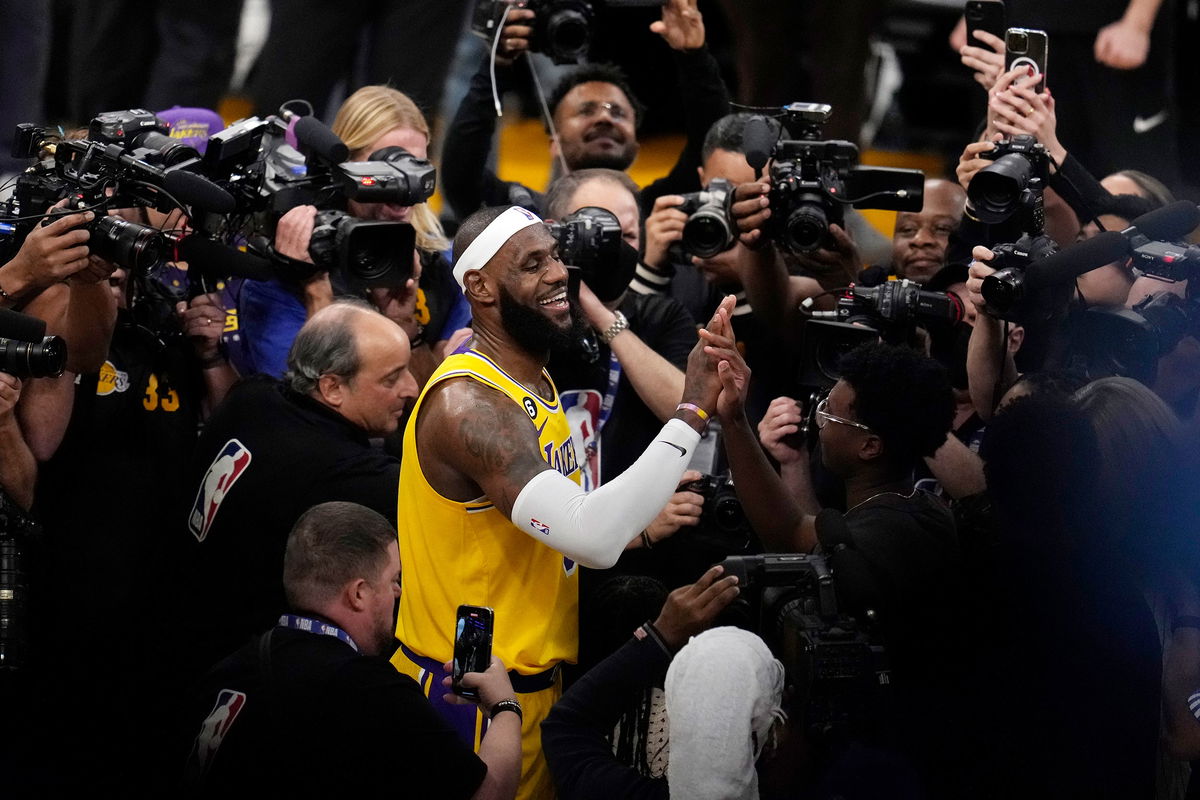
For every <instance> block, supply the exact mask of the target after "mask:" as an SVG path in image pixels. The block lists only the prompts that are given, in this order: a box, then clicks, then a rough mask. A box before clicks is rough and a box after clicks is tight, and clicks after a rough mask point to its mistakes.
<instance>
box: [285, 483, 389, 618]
mask: <svg viewBox="0 0 1200 800" xmlns="http://www.w3.org/2000/svg"><path fill="white" fill-rule="evenodd" d="M396 541H397V536H396V529H395V528H393V527H392V525H391V523H390V522H388V521H387V520H386V519H385V518H384V517H383V515H382V514H380V513H379V512H377V511H372V510H371V509H369V508H367V507H366V506H360V505H358V504H357V503H345V502H331V503H321V504H320V505H316V506H313V507H312V508H310V509H309V510H308V511H305V512H304V514H303V515H301V517H300V519H298V520H297V521H296V524H295V526H293V528H292V531H291V533H289V534H288V540H287V550H285V551H284V555H283V591H284V593H285V594H286V595H287V601H288V604H289V605H290V606H291V607H292V609H293V610H297V611H317V610H319V607H320V606H322V605H324V604H325V603H327V602H328V601H329V600H330V599H332V598H333V597H334V596H335V595H336V594H337V593H338V592H339V591H340V590H341V588H342V587H343V586H345V585H346V584H347V583H349V582H350V581H353V580H356V579H358V578H364V579H367V580H370V581H373V580H374V579H375V576H376V575H378V574H379V571H380V570H381V569H383V566H384V563H385V562H386V560H387V549H388V546H389V545H391V544H392V543H393V542H396Z"/></svg>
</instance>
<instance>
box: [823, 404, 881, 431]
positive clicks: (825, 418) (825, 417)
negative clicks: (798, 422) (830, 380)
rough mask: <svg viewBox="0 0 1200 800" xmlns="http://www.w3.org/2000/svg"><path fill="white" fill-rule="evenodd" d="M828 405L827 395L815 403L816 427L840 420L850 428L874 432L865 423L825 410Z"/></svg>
mask: <svg viewBox="0 0 1200 800" xmlns="http://www.w3.org/2000/svg"><path fill="white" fill-rule="evenodd" d="M828 407H829V398H828V397H827V398H825V399H824V400H822V401H821V402H820V403H817V427H818V428H824V427H825V424H826V423H828V422H840V423H841V424H843V425H849V426H851V427H852V428H858V429H859V430H864V431H866V432H867V433H874V432H875V431H873V430H871V429H870V428H869V427H867V426H866V425H863V424H862V423H861V422H855V421H854V420H852V419H846V418H845V417H839V416H837V415H836V414H830V413H829V412H828V411H826V410H825V409H826V408H828Z"/></svg>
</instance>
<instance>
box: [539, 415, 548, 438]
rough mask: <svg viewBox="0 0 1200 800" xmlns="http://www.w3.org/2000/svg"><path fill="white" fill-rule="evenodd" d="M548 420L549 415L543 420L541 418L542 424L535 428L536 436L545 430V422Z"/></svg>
mask: <svg viewBox="0 0 1200 800" xmlns="http://www.w3.org/2000/svg"><path fill="white" fill-rule="evenodd" d="M549 421H550V418H549V417H546V418H545V419H544V420H542V425H541V427H540V428H538V429H537V435H538V436H541V435H542V431H544V430H546V423H547V422H549Z"/></svg>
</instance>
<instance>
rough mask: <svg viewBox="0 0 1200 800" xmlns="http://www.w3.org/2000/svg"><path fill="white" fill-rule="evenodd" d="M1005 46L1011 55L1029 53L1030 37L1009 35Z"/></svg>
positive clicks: (1017, 34) (1018, 34) (1015, 33)
mask: <svg viewBox="0 0 1200 800" xmlns="http://www.w3.org/2000/svg"><path fill="white" fill-rule="evenodd" d="M1005 46H1006V47H1007V48H1008V52H1010V53H1025V52H1028V51H1029V37H1028V36H1027V35H1025V34H1023V33H1017V32H1015V31H1014V32H1013V33H1010V34H1009V35H1008V41H1007V42H1005Z"/></svg>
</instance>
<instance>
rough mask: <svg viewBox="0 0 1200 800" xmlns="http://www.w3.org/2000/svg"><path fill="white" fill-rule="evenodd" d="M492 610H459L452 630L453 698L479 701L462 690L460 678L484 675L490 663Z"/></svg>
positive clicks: (474, 607)
mask: <svg viewBox="0 0 1200 800" xmlns="http://www.w3.org/2000/svg"><path fill="white" fill-rule="evenodd" d="M492 625H493V614H492V609H490V608H486V607H484V606H459V607H458V619H457V621H456V622H455V629H454V663H453V684H452V685H453V688H454V692H455V694H458V695H461V696H463V697H467V698H470V699H472V700H478V699H479V694H478V693H477V692H475V691H474V690H472V689H467V688H464V687H463V686H462V685H461V684H462V677H463V675H465V674H466V673H468V672H484V671H486V670H487V668H488V665H489V664H491V662H492Z"/></svg>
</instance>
